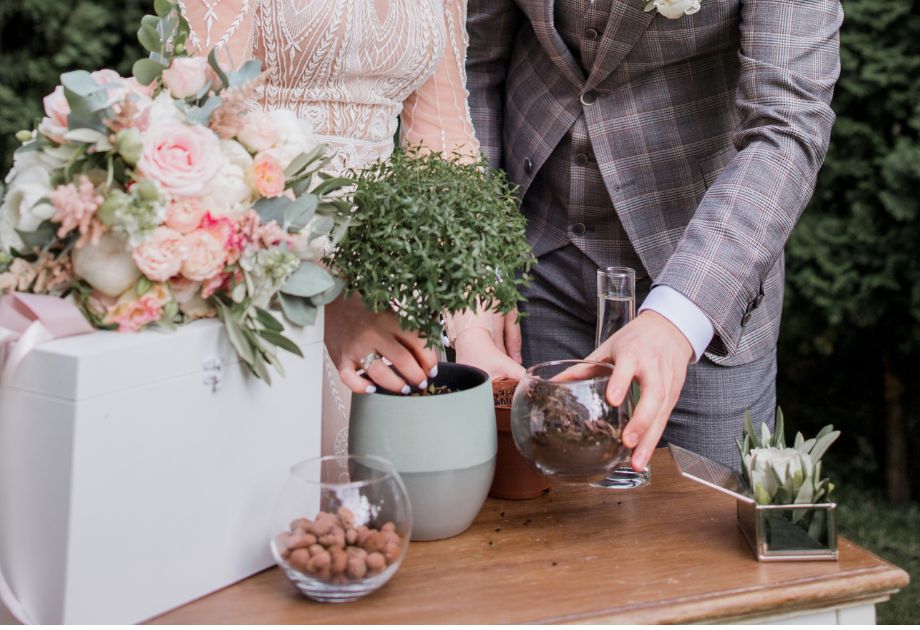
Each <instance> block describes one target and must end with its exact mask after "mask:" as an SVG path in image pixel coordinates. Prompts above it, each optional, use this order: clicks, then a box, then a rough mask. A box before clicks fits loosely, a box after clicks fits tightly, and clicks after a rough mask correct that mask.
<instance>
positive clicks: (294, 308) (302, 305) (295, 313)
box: [278, 293, 318, 326]
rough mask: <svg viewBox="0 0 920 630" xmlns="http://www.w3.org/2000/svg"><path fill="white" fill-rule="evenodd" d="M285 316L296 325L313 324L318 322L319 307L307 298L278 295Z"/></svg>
mask: <svg viewBox="0 0 920 630" xmlns="http://www.w3.org/2000/svg"><path fill="white" fill-rule="evenodd" d="M278 297H279V300H280V302H281V310H282V312H283V313H284V316H285V317H286V318H287V319H288V321H290V322H291V323H292V324H294V325H295V326H312V325H313V324H315V323H316V315H317V312H318V309H317V308H316V307H315V306H313V304H311V303H310V300H309V299H307V298H301V297H296V296H293V295H285V294H284V293H282V294H281V295H279V296H278Z"/></svg>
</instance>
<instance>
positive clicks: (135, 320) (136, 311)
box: [102, 284, 171, 332]
mask: <svg viewBox="0 0 920 630" xmlns="http://www.w3.org/2000/svg"><path fill="white" fill-rule="evenodd" d="M170 298H171V295H170V293H169V290H168V289H167V288H166V286H165V285H162V284H155V285H153V287H151V288H150V290H149V291H148V292H147V293H145V294H144V295H142V296H141V297H137V295H135V294H134V291H133V290H129V291H127V292H125V293H124V294H123V295H122V296H121V297H120V298H118V302H116V303H115V304H114V305H113V306H110V307H109V308H108V311H107V313H106V316H105V319H103V320H102V321H103V322H105V323H106V324H117V325H118V332H137V331H138V330H140V329H141V328H143V327H144V326H146V325H147V324H152V323H153V322H156V321H159V320H160V318H161V317H163V307H164V306H165V305H166V304H168V303H169V301H170Z"/></svg>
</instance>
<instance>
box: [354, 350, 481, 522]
mask: <svg viewBox="0 0 920 630" xmlns="http://www.w3.org/2000/svg"><path fill="white" fill-rule="evenodd" d="M433 383H434V384H435V385H436V386H441V385H446V386H448V387H451V388H452V389H455V390H457V391H454V392H452V393H449V394H438V395H433V396H402V395H399V394H390V393H387V392H381V393H376V394H356V395H354V397H353V398H352V404H351V420H350V426H349V430H348V450H349V452H350V453H352V454H360V455H376V456H378V457H383V458H385V459H387V460H389V461H390V462H392V463H393V465H394V467H395V468H396V470H397V471H398V472H399V476H400V477H401V478H402V480H403V483H405V485H406V490H407V491H408V494H409V502H410V503H411V505H412V521H413V526H412V540H437V539H439V538H449V537H451V536H456V535H457V534H460V533H462V532H464V531H466V530H467V529H468V528H469V526H470V525H471V524H472V523H473V519H475V518H476V515H477V514H478V513H479V510H480V508H482V504H483V503H484V502H485V500H486V496H487V495H488V493H489V487H490V486H491V484H492V476H493V475H494V473H495V453H496V451H497V449H498V442H497V434H496V430H495V407H494V405H493V402H492V383H491V382H490V380H489V376H488V374H486V373H485V372H483V371H482V370H479V369H477V368H474V367H470V366H466V365H458V364H455V363H441V364H440V365H439V366H438V375H437V377H436V378H435V379H433Z"/></svg>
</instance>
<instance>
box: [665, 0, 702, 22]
mask: <svg viewBox="0 0 920 630" xmlns="http://www.w3.org/2000/svg"><path fill="white" fill-rule="evenodd" d="M654 3H655V8H656V9H658V12H659V13H660V14H661V15H663V16H665V17H666V18H668V19H669V20H675V19H677V18H679V17H681V16H683V15H693V14H694V13H696V12H697V11H699V10H700V0H654Z"/></svg>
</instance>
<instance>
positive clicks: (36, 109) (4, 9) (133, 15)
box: [0, 0, 152, 174]
mask: <svg viewBox="0 0 920 630" xmlns="http://www.w3.org/2000/svg"><path fill="white" fill-rule="evenodd" d="M150 6H152V1H150V0H92V1H90V0H3V2H2V3H0V173H4V174H5V173H6V171H7V170H9V167H10V165H11V164H12V154H13V151H14V149H15V148H16V147H17V146H18V144H19V143H18V142H16V139H15V138H14V137H13V136H14V135H15V134H16V132H17V131H19V130H20V129H26V128H31V127H32V123H33V122H34V121H35V120H36V119H37V118H39V117H41V115H42V110H41V103H42V101H41V99H42V97H43V96H45V95H46V94H48V93H49V92H50V91H51V90H52V89H53V88H54V86H55V85H57V84H58V83H59V80H58V77H59V76H60V74H61V73H62V72H65V71H67V70H75V69H78V68H83V69H86V70H98V69H99V68H104V67H105V68H114V69H116V70H118V71H119V72H120V73H122V74H123V75H130V72H131V64H130V61H126V60H130V59H134V58H138V57H141V56H143V54H142V51H141V50H140V47H139V46H138V45H137V26H138V24H140V19H141V17H142V16H143V15H144V13H145V12H146V10H147V9H149V8H150Z"/></svg>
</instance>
